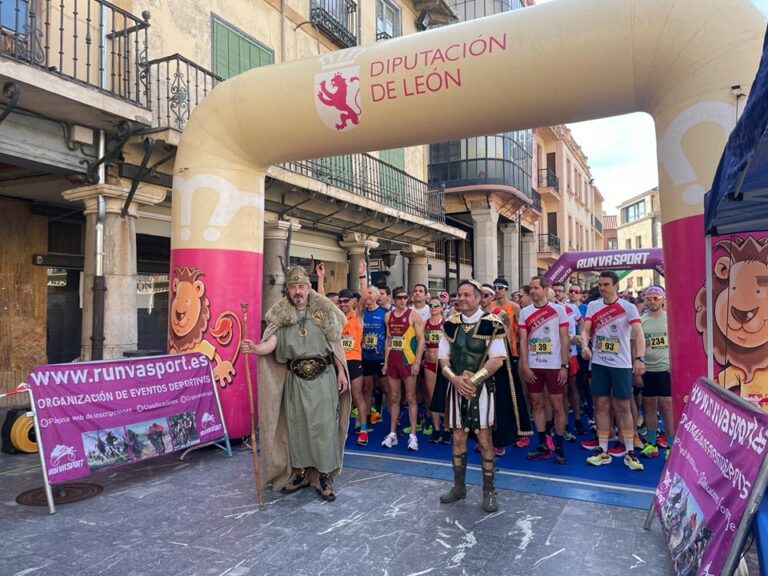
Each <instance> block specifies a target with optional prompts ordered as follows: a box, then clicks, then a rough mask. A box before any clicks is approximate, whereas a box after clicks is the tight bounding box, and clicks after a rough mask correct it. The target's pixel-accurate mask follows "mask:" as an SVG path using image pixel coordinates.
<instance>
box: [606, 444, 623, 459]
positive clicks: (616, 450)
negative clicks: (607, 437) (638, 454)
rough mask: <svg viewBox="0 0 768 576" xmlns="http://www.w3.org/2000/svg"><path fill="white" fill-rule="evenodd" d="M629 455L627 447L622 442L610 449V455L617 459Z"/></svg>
mask: <svg viewBox="0 0 768 576" xmlns="http://www.w3.org/2000/svg"><path fill="white" fill-rule="evenodd" d="M626 453H627V447H626V446H624V444H622V443H621V442H616V444H614V445H613V446H610V447H609V448H608V454H610V455H611V456H616V457H617V458H618V457H619V456H624V454H626Z"/></svg>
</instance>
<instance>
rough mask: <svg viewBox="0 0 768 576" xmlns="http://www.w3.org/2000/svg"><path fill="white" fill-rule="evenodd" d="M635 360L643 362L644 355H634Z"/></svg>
mask: <svg viewBox="0 0 768 576" xmlns="http://www.w3.org/2000/svg"><path fill="white" fill-rule="evenodd" d="M635 360H640V362H642V363H643V364H645V356H635Z"/></svg>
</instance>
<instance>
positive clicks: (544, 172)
mask: <svg viewBox="0 0 768 576" xmlns="http://www.w3.org/2000/svg"><path fill="white" fill-rule="evenodd" d="M538 176H539V178H538V181H539V189H542V188H549V189H551V190H554V191H555V192H557V193H558V194H559V193H560V179H559V178H558V177H557V174H555V171H554V170H552V169H550V168H542V169H540V170H539V174H538Z"/></svg>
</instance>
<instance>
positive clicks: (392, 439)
mask: <svg viewBox="0 0 768 576" xmlns="http://www.w3.org/2000/svg"><path fill="white" fill-rule="evenodd" d="M392 446H397V434H395V433H394V432H390V433H389V434H387V437H386V438H384V441H383V442H382V443H381V447H382V448H392Z"/></svg>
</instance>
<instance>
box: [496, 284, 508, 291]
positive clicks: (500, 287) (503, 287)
mask: <svg viewBox="0 0 768 576" xmlns="http://www.w3.org/2000/svg"><path fill="white" fill-rule="evenodd" d="M508 288H509V286H507V285H506V284H494V285H493V289H494V290H507V289H508Z"/></svg>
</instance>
